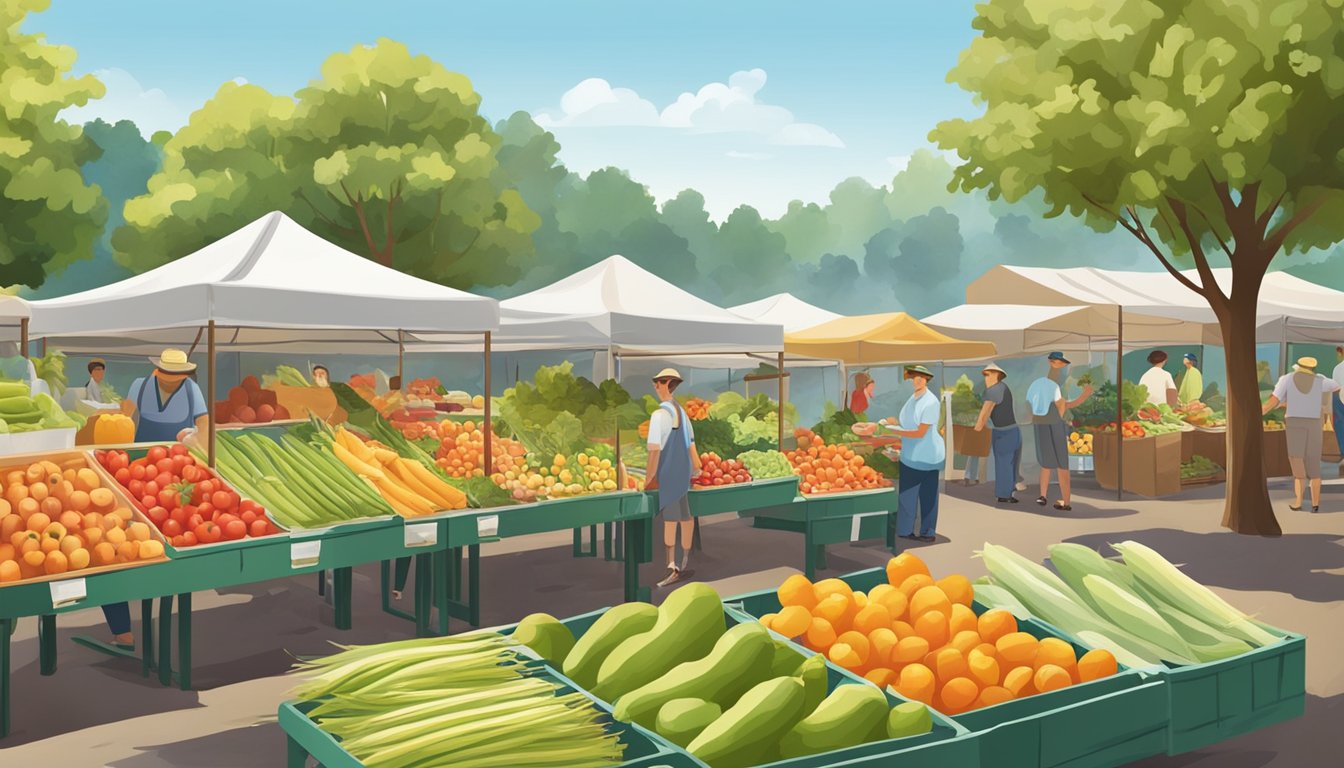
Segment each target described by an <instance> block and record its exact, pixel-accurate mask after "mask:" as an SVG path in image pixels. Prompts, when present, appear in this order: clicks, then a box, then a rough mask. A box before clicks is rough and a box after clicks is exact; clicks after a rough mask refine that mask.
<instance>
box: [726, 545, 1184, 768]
mask: <svg viewBox="0 0 1344 768" xmlns="http://www.w3.org/2000/svg"><path fill="white" fill-rule="evenodd" d="M841 579H843V580H844V582H845V583H846V584H848V585H849V586H850V587H851V588H852V589H855V590H864V591H867V590H870V589H872V588H873V587H875V586H877V585H879V584H885V583H887V576H886V571H885V569H882V568H874V569H870V570H866V571H859V572H857V573H852V574H849V575H847V576H842V577H841ZM726 603H727V604H728V605H729V607H730V608H733V609H735V610H736V609H739V606H740V610H741V611H743V612H744V613H746V614H748V615H751V616H763V615H765V614H768V613H776V612H778V611H779V610H780V604H779V598H778V596H777V595H776V593H775V591H774V590H762V591H760V592H751V593H748V594H745V595H740V596H737V597H731V598H727V600H726ZM973 608H974V610H975V612H976V613H977V614H980V613H983V612H984V611H985V607H984V606H983V605H981V604H979V603H975V604H974V605H973ZM1018 628H1019V629H1020V630H1021V631H1023V632H1028V633H1030V634H1032V635H1034V636H1036V637H1037V638H1045V637H1059V638H1061V639H1063V640H1066V641H1068V642H1070V643H1071V644H1073V646H1074V649H1075V651H1076V652H1078V653H1079V654H1080V655H1081V654H1082V653H1083V652H1085V651H1086V649H1085V648H1083V647H1082V646H1079V645H1078V644H1077V643H1076V642H1075V641H1074V640H1073V639H1072V638H1071V637H1069V636H1068V635H1067V634H1065V633H1063V632H1060V631H1058V630H1057V629H1055V628H1054V627H1051V626H1050V625H1048V624H1045V623H1044V622H1040V621H1037V620H1035V619H1025V620H1019V621H1018ZM800 647H801V646H800ZM841 671H842V672H843V674H845V675H848V676H850V677H853V678H854V679H855V680H858V679H860V678H858V677H856V676H853V675H850V673H849V672H847V671H844V670H841ZM1171 706H1172V704H1170V703H1169V701H1168V686H1167V684H1166V681H1165V680H1164V679H1163V678H1161V677H1160V676H1157V675H1154V674H1152V673H1150V672H1148V671H1139V670H1130V669H1125V668H1123V667H1122V668H1121V671H1120V672H1119V673H1118V674H1116V675H1113V676H1111V677H1107V678H1103V679H1100V680H1094V681H1092V682H1089V683H1082V684H1079V685H1071V686H1069V687H1068V688H1062V689H1060V690H1057V691H1051V692H1050V693H1044V694H1038V695H1035V696H1029V697H1027V698H1024V699H1016V700H1013V701H1008V702H1004V703H1003V704H997V705H995V706H992V707H986V708H984V709H979V710H973V711H971V712H967V713H964V714H960V715H954V716H952V717H951V718H950V719H951V720H952V721H954V722H956V723H958V724H959V725H961V726H963V727H965V728H966V729H967V730H969V731H970V733H971V735H972V736H973V737H974V738H976V739H978V740H979V750H980V753H981V755H982V761H981V765H984V766H986V768H990V767H991V766H995V765H1000V764H1003V765H1007V764H1008V763H1000V762H999V761H1000V760H1002V759H1003V758H1001V757H1000V756H1003V755H1013V756H1014V757H1013V759H1012V762H1011V764H1012V765H1032V766H1040V767H1041V768H1048V767H1051V766H1060V767H1061V768H1062V767H1063V766H1068V767H1069V768H1082V767H1084V766H1087V767H1089V768H1101V767H1102V766H1118V765H1124V764H1125V763H1129V762H1133V761H1135V760H1139V759H1142V758H1144V757H1149V756H1152V755H1158V754H1162V753H1164V752H1165V751H1166V749H1167V741H1168V736H1167V729H1168V726H1169V724H1170V722H1171V718H1170V711H1169V710H1170V707H1171Z"/></svg>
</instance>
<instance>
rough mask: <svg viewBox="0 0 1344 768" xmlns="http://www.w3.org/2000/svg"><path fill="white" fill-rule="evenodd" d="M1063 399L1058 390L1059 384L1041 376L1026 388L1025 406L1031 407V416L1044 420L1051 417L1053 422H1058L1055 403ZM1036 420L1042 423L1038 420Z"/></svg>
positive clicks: (1061, 393)
mask: <svg viewBox="0 0 1344 768" xmlns="http://www.w3.org/2000/svg"><path fill="white" fill-rule="evenodd" d="M1063 399H1064V392H1063V391H1062V390H1061V389H1060V388H1059V383H1058V382H1056V381H1055V380H1054V379H1052V378H1050V377H1049V376H1042V377H1041V378H1039V379H1037V380H1035V381H1033V382H1031V386H1030V387H1027V404H1028V405H1029V406H1031V415H1032V416H1036V417H1041V416H1044V417H1046V420H1050V417H1052V416H1053V417H1054V420H1058V419H1059V418H1060V415H1059V406H1057V405H1055V403H1058V402H1059V401H1060V400H1063ZM1036 420H1037V421H1042V419H1040V418H1037V419H1036Z"/></svg>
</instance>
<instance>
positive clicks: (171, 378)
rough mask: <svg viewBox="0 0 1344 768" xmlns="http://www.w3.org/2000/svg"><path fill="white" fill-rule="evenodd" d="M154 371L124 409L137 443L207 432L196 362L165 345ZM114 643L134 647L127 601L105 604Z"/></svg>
mask: <svg viewBox="0 0 1344 768" xmlns="http://www.w3.org/2000/svg"><path fill="white" fill-rule="evenodd" d="M149 361H150V362H151V363H153V364H154V371H153V373H151V374H150V375H148V376H144V377H141V378H139V379H136V380H135V381H134V382H132V383H131V388H130V390H128V391H127V393H126V399H125V400H122V401H121V410H122V412H123V413H125V414H126V415H128V416H133V417H134V418H135V441H136V442H137V443H167V442H175V441H178V440H183V439H185V438H186V437H187V436H188V435H189V434H190V432H191V431H192V429H195V430H197V431H198V432H204V431H205V429H206V427H207V426H208V424H207V422H208V420H209V418H210V416H209V413H210V407H209V404H208V403H207V402H206V400H205V395H203V394H201V388H200V387H199V386H197V385H196V382H195V381H192V379H191V374H192V372H194V371H195V370H196V364H195V363H193V362H191V361H190V360H188V359H187V353H186V352H183V351H182V350H180V349H165V350H163V354H161V355H159V356H158V357H151V358H149ZM103 615H104V616H105V617H106V618H107V626H108V629H110V630H111V631H112V643H113V644H114V645H116V646H119V647H121V648H125V649H127V650H130V649H133V648H134V647H135V636H134V635H132V634H131V609H130V607H129V606H128V605H127V604H126V603H114V604H112V605H106V606H103Z"/></svg>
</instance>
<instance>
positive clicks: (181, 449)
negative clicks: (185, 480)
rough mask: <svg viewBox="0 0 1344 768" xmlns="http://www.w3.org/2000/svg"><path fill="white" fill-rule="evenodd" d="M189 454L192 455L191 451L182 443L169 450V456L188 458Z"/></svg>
mask: <svg viewBox="0 0 1344 768" xmlns="http://www.w3.org/2000/svg"><path fill="white" fill-rule="evenodd" d="M188 453H190V451H189V450H188V449H187V446H185V445H183V444H181V443H177V444H175V445H173V447H172V448H170V449H168V455H169V456H174V457H176V456H186V455H187V454H188Z"/></svg>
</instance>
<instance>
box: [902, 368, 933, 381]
mask: <svg viewBox="0 0 1344 768" xmlns="http://www.w3.org/2000/svg"><path fill="white" fill-rule="evenodd" d="M911 374H914V375H917V376H923V377H925V378H928V379H932V378H933V371H930V370H929V369H928V368H925V367H924V366H922V365H907V366H905V375H906V376H909V375H911Z"/></svg>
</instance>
